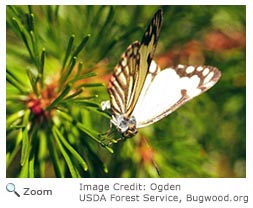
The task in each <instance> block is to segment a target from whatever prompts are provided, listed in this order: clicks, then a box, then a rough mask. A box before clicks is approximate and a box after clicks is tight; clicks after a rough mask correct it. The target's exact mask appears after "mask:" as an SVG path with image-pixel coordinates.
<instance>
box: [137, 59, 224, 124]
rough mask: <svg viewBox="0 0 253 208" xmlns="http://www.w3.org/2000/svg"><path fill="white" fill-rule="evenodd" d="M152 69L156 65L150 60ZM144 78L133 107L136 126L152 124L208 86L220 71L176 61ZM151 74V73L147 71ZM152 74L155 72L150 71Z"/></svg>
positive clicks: (214, 80)
mask: <svg viewBox="0 0 253 208" xmlns="http://www.w3.org/2000/svg"><path fill="white" fill-rule="evenodd" d="M150 68H151V69H150V70H151V71H154V69H155V68H157V69H159V67H158V66H157V65H156V64H155V62H154V61H153V62H152V64H151V67H150ZM156 71H157V73H156V74H155V76H154V78H153V79H152V80H151V79H150V80H146V82H145V85H144V86H147V87H145V88H144V89H145V90H143V91H142V93H141V95H140V98H142V99H140V100H139V101H138V103H137V105H136V108H135V109H134V112H133V116H134V117H135V118H136V121H137V128H141V127H144V126H147V125H149V124H152V123H154V122H156V121H158V120H160V119H162V118H163V117H165V116H167V115H168V114H170V113H172V112H173V111H175V110H176V109H177V108H179V107H180V106H182V105H183V104H184V103H186V102H187V101H189V100H190V99H192V98H194V97H196V96H198V95H200V94H201V93H203V92H205V91H206V90H208V89H209V88H211V87H212V86H213V85H214V84H215V83H216V82H217V81H218V80H219V78H220V76H221V73H220V71H219V70H218V69H217V68H215V67H211V66H187V65H178V66H176V67H173V68H167V69H164V70H162V71H159V70H156ZM149 74H150V75H151V73H149ZM153 74H154V73H153Z"/></svg>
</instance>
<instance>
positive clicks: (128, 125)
mask: <svg viewBox="0 0 253 208" xmlns="http://www.w3.org/2000/svg"><path fill="white" fill-rule="evenodd" d="M111 122H112V123H113V124H114V125H115V126H116V128H117V129H118V130H119V131H120V132H121V133H122V136H123V137H124V138H130V137H133V136H134V135H135V134H137V132H138V131H137V128H136V119H135V117H134V116H131V117H130V118H127V117H125V116H124V115H119V116H112V120H111Z"/></svg>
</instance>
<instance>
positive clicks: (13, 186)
mask: <svg viewBox="0 0 253 208" xmlns="http://www.w3.org/2000/svg"><path fill="white" fill-rule="evenodd" d="M6 190H7V191H9V192H14V194H16V195H17V196H18V197H20V195H19V193H18V192H16V191H15V185H14V184H13V183H8V184H7V185H6Z"/></svg>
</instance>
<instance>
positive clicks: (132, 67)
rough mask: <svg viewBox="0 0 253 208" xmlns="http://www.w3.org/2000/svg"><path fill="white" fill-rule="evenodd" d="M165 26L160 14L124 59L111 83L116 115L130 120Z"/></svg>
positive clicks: (160, 12)
mask: <svg viewBox="0 0 253 208" xmlns="http://www.w3.org/2000/svg"><path fill="white" fill-rule="evenodd" d="M161 24H162V10H158V11H157V12H156V14H155V15H154V17H153V19H152V21H151V23H150V25H149V26H148V28H147V30H146V32H145V34H144V36H143V38H142V41H141V43H139V42H137V41H136V42H134V43H132V44H131V45H130V46H129V47H128V48H127V50H126V51H125V53H123V55H122V56H121V60H120V62H119V64H118V65H117V66H116V67H115V69H114V72H113V75H112V77H111V79H110V81H109V87H108V91H109V94H110V100H111V108H112V111H113V113H114V115H124V116H125V117H130V115H131V114H132V112H133V110H134V108H135V105H136V103H137V101H138V98H139V95H140V93H141V91H142V88H143V85H144V82H145V79H146V76H147V74H148V69H149V66H150V63H151V61H152V58H153V55H154V52H155V48H156V45H157V41H158V38H159V34H160V30H161Z"/></svg>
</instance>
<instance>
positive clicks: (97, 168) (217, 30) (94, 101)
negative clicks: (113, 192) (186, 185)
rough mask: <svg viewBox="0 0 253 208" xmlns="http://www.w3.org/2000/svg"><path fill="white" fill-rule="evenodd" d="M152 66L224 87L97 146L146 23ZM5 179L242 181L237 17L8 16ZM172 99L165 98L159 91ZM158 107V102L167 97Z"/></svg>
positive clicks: (62, 11) (139, 12)
mask: <svg viewBox="0 0 253 208" xmlns="http://www.w3.org/2000/svg"><path fill="white" fill-rule="evenodd" d="M158 8H163V12H164V18H163V26H162V30H161V35H160V40H159V42H158V46H157V50H156V56H155V60H156V61H157V62H158V63H159V64H160V65H161V66H162V68H164V67H168V66H171V65H175V64H179V63H180V64H196V65H203V64H206V65H212V66H216V67H217V68H219V69H220V70H221V72H222V77H221V79H220V81H219V82H218V83H217V84H216V85H215V86H214V87H213V88H212V89H211V90H209V91H208V92H206V93H204V94H203V95H201V96H199V97H197V98H195V99H194V100H192V101H190V102H189V103H187V104H186V105H184V106H182V107H181V108H179V109H178V110H177V111H176V112H173V113H172V114H171V115H169V116H168V117H166V118H164V119H162V120H161V121H159V122H157V123H155V124H153V125H151V126H148V127H146V128H143V129H140V130H139V134H137V135H136V136H135V137H133V138H131V139H128V140H126V141H124V142H121V143H118V144H114V145H111V146H105V145H103V144H102V143H104V139H105V140H106V138H102V137H101V136H100V134H101V133H105V132H106V131H107V130H108V128H109V120H110V116H109V115H107V114H106V113H104V112H101V109H100V102H101V101H103V100H107V99H108V98H109V95H108V92H107V89H106V88H107V83H108V79H109V77H110V75H111V73H112V71H113V68H114V66H115V65H116V64H117V62H118V61H119V60H120V56H121V54H122V53H123V52H124V51H125V50H126V48H127V46H128V45H130V44H131V43H132V42H133V41H135V40H139V41H140V40H141V38H142V35H143V33H144V31H145V29H146V27H147V26H148V24H149V22H150V20H151V19H152V17H153V14H154V13H155V12H156V10H157V9H158ZM6 12H7V17H6V19H7V23H6V24H7V29H6V38H7V46H6V47H7V48H6V56H7V60H6V63H7V66H6V68H7V73H6V80H7V85H6V108H7V110H6V116H7V119H6V126H7V127H6V137H7V138H6V139H7V142H6V144H7V146H6V167H7V170H6V176H7V177H159V176H158V174H157V171H156V168H155V165H154V161H155V163H156V164H157V166H158V168H159V170H160V174H161V177H245V176H246V132H245V131H246V130H245V128H246V102H245V101H246V94H245V89H246V84H245V76H246V63H245V61H246V55H245V54H246V50H245V48H246V38H245V29H246V15H245V14H246V8H245V6H7V7H6ZM166 90H170V89H166ZM165 96H166V93H165Z"/></svg>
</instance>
